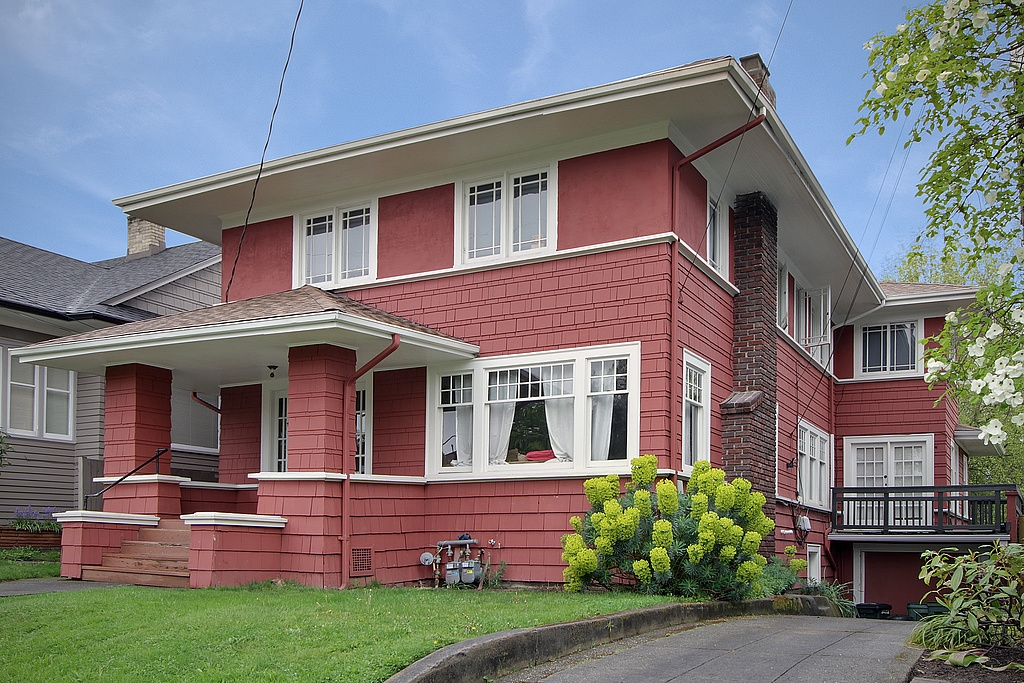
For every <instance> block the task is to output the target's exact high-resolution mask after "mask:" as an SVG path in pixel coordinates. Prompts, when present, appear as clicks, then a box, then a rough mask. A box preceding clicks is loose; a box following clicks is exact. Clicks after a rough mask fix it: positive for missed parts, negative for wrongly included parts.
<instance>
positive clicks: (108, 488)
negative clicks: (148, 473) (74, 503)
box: [85, 448, 170, 499]
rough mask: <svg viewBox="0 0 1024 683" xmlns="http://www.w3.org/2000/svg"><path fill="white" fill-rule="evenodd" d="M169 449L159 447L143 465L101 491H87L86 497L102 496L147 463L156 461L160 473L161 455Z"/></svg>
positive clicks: (136, 472)
mask: <svg viewBox="0 0 1024 683" xmlns="http://www.w3.org/2000/svg"><path fill="white" fill-rule="evenodd" d="M169 450H170V449H169V448H158V449H156V454H155V455H153V457H152V458H150V459H149V460H147V461H146V462H144V463H142V464H141V465H139V466H138V467H136V468H135V469H134V470H132V471H131V472H129V473H128V474H125V475H122V476H121V478H120V479H118V480H117V481H115V482H114V483H113V484H108V485H107V486H105V487H104V488H103V489H102V490H101V491H97V492H96V493H87V494H85V497H86V499H88V498H98V497H99V496H102V495H103V494H104V493H106V492H107V491H109V490H110V489H112V488H114V487H115V486H117V485H118V484H120V483H121V482H123V481H124V480H125V479H127V478H128V477H130V476H132V475H133V474H138V472H139V471H140V470H142V468H144V467H145V466H146V465H148V464H149V463H151V462H154V461H155V462H156V471H157V473H158V474H159V472H160V456H161V455H163V454H164V453H166V452H167V451H169Z"/></svg>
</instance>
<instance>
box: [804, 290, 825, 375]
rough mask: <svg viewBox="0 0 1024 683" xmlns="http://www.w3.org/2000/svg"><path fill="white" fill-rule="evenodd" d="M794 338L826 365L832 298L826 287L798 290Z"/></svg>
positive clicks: (813, 356)
mask: <svg viewBox="0 0 1024 683" xmlns="http://www.w3.org/2000/svg"><path fill="white" fill-rule="evenodd" d="M796 295H797V296H798V297H799V299H798V301H799V306H798V307H797V323H796V332H797V333H798V335H799V336H797V338H796V340H797V342H799V344H800V345H801V346H802V347H804V350H805V351H807V353H809V354H811V357H812V358H814V359H815V360H816V361H818V362H819V363H820V364H821V365H823V366H825V367H828V366H829V363H830V361H831V359H832V343H831V342H832V340H831V336H832V298H831V290H830V289H829V288H828V287H823V288H821V289H814V290H798V291H797V292H796Z"/></svg>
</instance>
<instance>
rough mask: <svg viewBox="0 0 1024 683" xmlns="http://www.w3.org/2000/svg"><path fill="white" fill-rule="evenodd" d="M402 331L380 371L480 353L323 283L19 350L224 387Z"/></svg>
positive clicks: (372, 350) (369, 353)
mask: <svg viewBox="0 0 1024 683" xmlns="http://www.w3.org/2000/svg"><path fill="white" fill-rule="evenodd" d="M393 334H398V335H400V336H401V340H402V343H401V346H399V348H398V350H397V351H395V352H394V353H393V354H392V355H390V356H389V357H388V358H386V359H385V360H384V361H383V362H382V363H381V364H380V365H379V366H377V367H378V369H395V368H403V367H419V366H423V365H426V364H428V363H437V362H445V361H457V360H465V359H468V358H473V357H474V356H476V354H477V353H479V351H480V349H479V347H477V346H475V345H473V344H470V343H468V342H465V341H462V340H461V339H458V338H456V337H452V336H450V335H447V334H444V333H442V332H438V331H437V330H434V329H431V328H430V327H427V326H425V325H421V324H419V323H416V322H414V321H412V320H408V319H406V318H402V317H400V316H397V315H394V314H392V313H388V312H387V311H384V310H381V309H379V308H375V307H373V306H369V305H367V304H363V303H360V302H358V301H355V300H354V299H350V298H349V297H347V296H343V295H340V294H333V293H331V292H325V291H323V290H320V289H318V288H316V287H310V286H305V287H300V288H299V289H293V290H289V291H286V292H278V293H276V294H268V295H265V296H259V297H253V298H251V299H243V300H241V301H233V302H231V303H225V304H219V305H216V306H211V307H209V308H202V309H198V310H195V311H187V312H184V313H176V314H174V315H168V316H164V317H161V318H153V319H151V320H144V321H141V322H136V323H129V324H127V325H120V326H117V327H108V328H104V329H99V330H91V331H89V332H83V333H81V334H76V335H71V336H68V337H61V338H58V339H52V340H47V341H44V342H39V343H36V344H32V345H30V346H25V347H22V348H20V349H16V350H14V351H13V353H14V355H16V356H18V357H19V358H20V359H21V360H22V361H25V362H29V363H37V364H40V365H47V366H50V367H57V368H64V369H67V370H75V371H78V372H88V373H93V374H99V375H102V374H104V372H105V370H106V368H107V367H108V366H111V365H125V364H128V363H141V364H144V365H152V366H155V367H161V368H168V369H170V370H172V371H173V376H174V380H173V384H174V386H175V387H177V388H180V389H188V390H191V391H204V392H211V393H216V391H217V389H218V388H219V387H221V386H226V385H232V384H254V383H257V382H260V381H263V380H265V379H267V377H268V374H269V370H268V367H267V366H270V365H274V366H277V372H278V373H280V376H281V377H285V376H286V375H287V370H288V349H289V348H290V347H292V346H306V345H310V344H333V345H335V346H341V347H345V348H350V349H353V350H355V351H356V358H357V362H358V363H359V364H360V365H362V364H363V363H365V362H367V361H369V360H370V359H371V358H373V357H374V356H375V355H376V354H377V353H378V352H380V351H381V350H382V349H384V348H385V347H386V346H387V345H388V344H389V343H390V341H391V336H392V335H393Z"/></svg>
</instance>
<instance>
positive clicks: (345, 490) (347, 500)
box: [339, 333, 402, 588]
mask: <svg viewBox="0 0 1024 683" xmlns="http://www.w3.org/2000/svg"><path fill="white" fill-rule="evenodd" d="M401 343H402V338H401V337H400V336H399V335H398V334H397V333H396V334H392V335H391V343H390V344H389V345H388V347H387V348H386V349H384V350H383V351H381V352H380V353H378V354H377V355H376V356H374V357H373V358H372V359H371V360H370V361H369V362H368V363H366V365H364V366H363V367H361V368H359V369H358V370H356V371H355V372H353V373H352V375H351V376H350V377H349V378H348V379H347V380H345V384H344V385H343V387H342V393H341V400H342V405H343V406H344V412H343V413H342V422H341V443H342V446H341V472H342V474H344V475H345V478H344V479H343V480H342V482H341V538H340V540H341V585H340V586H339V588H348V583H349V580H350V579H351V577H352V553H351V549H350V548H349V544H350V543H351V538H352V511H351V501H352V474H353V472H354V465H355V453H354V452H353V450H354V444H355V438H354V437H355V435H354V434H353V433H352V420H350V419H349V411H351V410H352V404H353V403H354V401H355V389H356V382H357V381H358V380H359V378H360V377H362V376H363V375H365V374H366V373H367V372H369V371H370V370H372V369H373V368H374V367H376V366H377V365H379V364H380V362H381V361H382V360H384V359H385V358H387V357H388V356H390V355H391V354H392V353H394V352H395V351H397V350H398V347H399V346H400V345H401Z"/></svg>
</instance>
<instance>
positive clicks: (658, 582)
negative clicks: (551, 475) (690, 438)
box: [562, 455, 775, 600]
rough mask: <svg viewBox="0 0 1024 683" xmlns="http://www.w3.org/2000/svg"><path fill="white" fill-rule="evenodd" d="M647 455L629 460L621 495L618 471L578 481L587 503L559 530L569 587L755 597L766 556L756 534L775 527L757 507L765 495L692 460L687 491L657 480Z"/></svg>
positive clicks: (653, 462)
mask: <svg viewBox="0 0 1024 683" xmlns="http://www.w3.org/2000/svg"><path fill="white" fill-rule="evenodd" d="M657 471H658V461H657V458H656V457H655V456H653V455H644V456H641V457H639V458H636V459H635V460H633V463H632V477H631V480H630V483H629V486H628V488H627V490H626V493H625V495H622V496H620V495H619V478H618V476H616V475H608V476H607V477H599V478H597V479H590V480H587V481H586V482H584V484H583V490H584V492H585V493H586V495H587V499H588V500H589V501H590V503H591V505H592V506H593V507H592V508H591V509H590V511H588V512H587V513H586V514H585V515H584V516H583V517H582V518H580V517H573V518H572V519H570V520H569V521H570V523H571V524H572V526H573V529H574V530H575V533H572V534H566V535H565V536H563V537H562V549H563V551H564V552H563V553H562V560H563V561H564V562H566V563H567V564H568V566H567V567H566V568H565V570H564V572H563V575H564V578H565V589H566V590H567V591H579V590H582V589H583V588H584V587H585V586H588V585H591V584H594V583H597V584H601V585H605V586H609V585H611V584H613V583H618V584H625V585H631V586H634V587H636V588H637V589H639V590H643V591H645V592H649V593H659V594H666V595H681V596H685V597H690V598H698V599H714V600H722V599H724V600H742V599H744V598H747V597H751V596H760V594H761V586H760V585H759V582H758V579H759V578H760V576H761V571H762V569H763V568H764V567H765V565H766V564H767V560H766V559H765V558H764V557H763V556H761V555H759V554H758V552H757V551H758V547H759V546H760V544H761V539H762V538H764V536H765V535H766V534H768V533H770V532H771V531H772V530H773V529H774V528H775V523H774V522H773V521H772V520H770V519H768V518H767V517H766V516H765V514H764V511H763V506H764V504H765V497H764V494H762V493H759V492H757V491H751V488H750V482H749V481H747V480H745V479H742V478H739V477H737V478H736V479H734V480H732V481H731V482H728V483H726V481H725V472H723V471H722V470H720V469H713V468H712V467H711V466H710V465H709V464H708V463H706V462H699V463H697V464H696V465H694V468H693V474H692V476H691V478H690V482H689V485H688V486H687V491H686V492H685V493H680V491H679V489H678V488H677V487H676V485H675V484H673V483H672V482H671V481H668V480H667V479H663V480H661V481H658V482H657V483H655V479H656V477H657Z"/></svg>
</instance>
